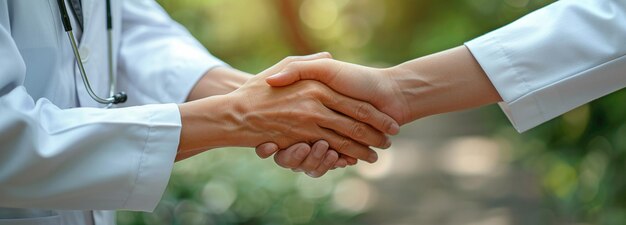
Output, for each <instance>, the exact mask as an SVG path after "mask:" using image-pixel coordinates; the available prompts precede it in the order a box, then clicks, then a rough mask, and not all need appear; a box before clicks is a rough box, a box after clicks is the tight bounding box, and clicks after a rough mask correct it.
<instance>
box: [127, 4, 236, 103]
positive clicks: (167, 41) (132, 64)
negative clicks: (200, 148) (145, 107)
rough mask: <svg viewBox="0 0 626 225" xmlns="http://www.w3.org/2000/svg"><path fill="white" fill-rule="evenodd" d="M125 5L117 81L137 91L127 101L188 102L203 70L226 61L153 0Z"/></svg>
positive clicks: (130, 93)
mask: <svg viewBox="0 0 626 225" xmlns="http://www.w3.org/2000/svg"><path fill="white" fill-rule="evenodd" d="M122 4H123V5H122V33H121V46H120V51H119V52H120V53H119V60H118V62H119V65H120V66H119V69H120V70H119V74H120V78H119V81H120V82H118V84H119V87H120V88H119V90H124V91H126V92H128V96H135V97H133V98H129V99H128V101H129V102H128V104H130V105H138V104H148V103H161V102H175V103H181V102H184V101H185V100H186V98H187V96H188V95H189V92H190V91H191V89H192V88H193V86H194V85H195V84H196V83H197V81H198V80H199V79H200V78H201V77H202V75H204V73H205V72H207V71H208V70H210V69H211V68H213V67H216V66H227V65H226V64H225V63H223V62H222V61H220V60H219V59H217V58H215V57H213V56H212V55H211V54H209V52H208V51H207V50H206V49H205V48H204V47H203V46H202V45H201V44H200V43H199V42H198V41H197V40H196V39H195V38H194V37H193V36H191V34H190V33H189V32H188V31H187V30H186V29H185V28H183V27H182V26H181V25H180V24H178V23H176V22H175V21H174V20H172V19H171V18H170V17H169V16H168V15H167V13H166V12H165V11H164V10H163V9H162V8H161V6H159V5H158V4H157V3H156V2H155V1H154V0H132V1H122ZM135 101H140V102H135Z"/></svg>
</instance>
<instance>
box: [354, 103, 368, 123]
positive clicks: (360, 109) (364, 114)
mask: <svg viewBox="0 0 626 225" xmlns="http://www.w3.org/2000/svg"><path fill="white" fill-rule="evenodd" d="M368 106H369V105H368V104H366V103H359V105H357V107H356V115H357V117H358V119H359V120H361V121H366V120H368V119H369V118H370V117H372V111H371V107H368Z"/></svg>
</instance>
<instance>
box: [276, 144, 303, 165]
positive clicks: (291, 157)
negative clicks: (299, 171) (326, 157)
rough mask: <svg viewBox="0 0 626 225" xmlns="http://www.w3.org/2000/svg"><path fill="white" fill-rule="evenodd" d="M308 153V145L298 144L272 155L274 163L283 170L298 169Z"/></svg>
mask: <svg viewBox="0 0 626 225" xmlns="http://www.w3.org/2000/svg"><path fill="white" fill-rule="evenodd" d="M310 152H311V147H310V146H309V145H308V144H306V143H298V144H295V145H292V146H290V147H289V148H287V149H285V150H282V151H278V153H276V154H275V155H274V162H276V164H278V165H279V166H281V167H283V168H288V169H293V168H298V167H299V166H300V164H301V163H302V161H303V160H304V159H305V158H306V157H307V156H308V155H309V153H310Z"/></svg>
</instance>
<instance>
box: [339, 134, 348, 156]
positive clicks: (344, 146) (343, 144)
mask: <svg viewBox="0 0 626 225" xmlns="http://www.w3.org/2000/svg"><path fill="white" fill-rule="evenodd" d="M349 147H350V140H349V139H348V138H345V137H341V139H339V146H337V151H339V152H344V153H346V152H347V151H348V148H349Z"/></svg>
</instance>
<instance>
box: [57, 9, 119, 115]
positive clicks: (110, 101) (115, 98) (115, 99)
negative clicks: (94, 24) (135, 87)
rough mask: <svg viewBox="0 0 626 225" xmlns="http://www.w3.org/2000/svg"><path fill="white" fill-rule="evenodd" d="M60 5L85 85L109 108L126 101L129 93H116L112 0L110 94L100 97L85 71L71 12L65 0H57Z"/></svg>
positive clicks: (108, 27)
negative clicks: (70, 15)
mask: <svg viewBox="0 0 626 225" xmlns="http://www.w3.org/2000/svg"><path fill="white" fill-rule="evenodd" d="M57 1H58V5H59V12H60V13H61V20H62V23H63V28H64V29H65V32H66V33H67V36H68V39H69V40H70V44H71V45H72V52H73V53H74V58H75V59H76V63H77V64H78V70H79V72H80V75H81V78H82V80H83V85H84V86H85V89H86V90H87V93H88V94H89V97H91V98H92V99H93V100H94V101H96V102H98V103H100V104H106V105H107V108H109V107H111V106H112V105H114V104H119V103H124V102H126V100H127V95H126V93H124V92H119V93H115V84H116V83H117V77H116V76H115V73H114V72H113V71H114V68H113V43H112V42H113V41H112V40H113V23H112V19H111V2H110V0H106V4H107V9H106V11H107V18H106V20H107V21H106V22H107V53H108V66H109V96H110V97H108V98H101V97H99V96H98V95H97V94H96V93H95V92H94V91H93V88H92V87H91V84H90V82H89V78H88V77H87V73H86V72H85V67H84V66H83V62H82V61H81V56H80V52H79V51H78V44H77V43H76V38H75V37H74V32H73V31H72V24H71V22H70V17H69V14H68V13H67V9H66V7H65V0H57Z"/></svg>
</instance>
